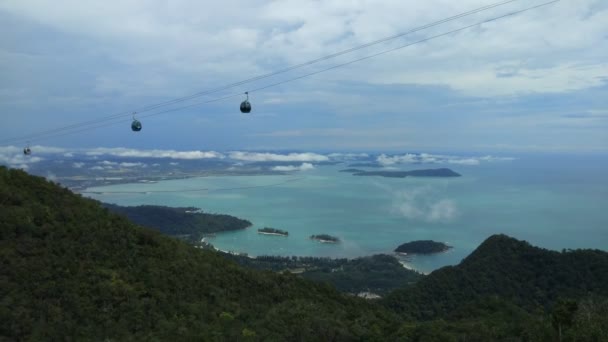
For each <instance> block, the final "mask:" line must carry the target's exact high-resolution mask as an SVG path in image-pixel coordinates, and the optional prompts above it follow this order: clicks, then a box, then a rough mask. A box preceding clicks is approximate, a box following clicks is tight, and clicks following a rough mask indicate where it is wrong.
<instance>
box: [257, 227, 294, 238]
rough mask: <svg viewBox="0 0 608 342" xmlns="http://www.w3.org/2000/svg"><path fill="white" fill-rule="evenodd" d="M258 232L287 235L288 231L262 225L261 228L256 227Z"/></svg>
mask: <svg viewBox="0 0 608 342" xmlns="http://www.w3.org/2000/svg"><path fill="white" fill-rule="evenodd" d="M258 233H261V234H272V235H283V236H288V235H289V232H288V231H286V230H280V229H275V228H270V227H264V228H262V229H258Z"/></svg>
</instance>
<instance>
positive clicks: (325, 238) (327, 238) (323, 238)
mask: <svg viewBox="0 0 608 342" xmlns="http://www.w3.org/2000/svg"><path fill="white" fill-rule="evenodd" d="M310 239H311V240H317V241H319V242H322V243H338V242H340V239H339V238H337V237H335V236H331V235H327V234H318V235H311V236H310Z"/></svg>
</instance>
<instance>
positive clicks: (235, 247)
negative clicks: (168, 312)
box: [89, 156, 608, 272]
mask: <svg viewBox="0 0 608 342" xmlns="http://www.w3.org/2000/svg"><path fill="white" fill-rule="evenodd" d="M346 167H347V166H346V165H345V164H343V165H334V166H316V167H315V169H314V170H310V171H305V172H297V173H294V174H292V175H285V176H221V177H204V178H191V179H181V180H170V181H163V182H158V183H154V184H141V183H138V184H123V185H115V186H107V187H97V188H91V189H89V190H90V191H96V192H106V193H103V194H95V195H92V196H91V197H93V198H95V199H98V200H101V201H104V202H109V203H116V204H120V205H140V204H155V205H167V206H194V207H200V208H202V209H203V210H204V211H206V212H215V213H225V214H230V215H234V216H238V217H241V218H245V219H248V220H250V221H251V222H253V224H254V226H253V227H251V228H249V229H246V230H243V231H237V232H228V233H221V234H218V235H217V236H216V237H215V238H212V239H211V240H210V242H211V243H213V244H214V245H215V246H216V247H217V248H219V249H222V250H230V251H236V252H245V253H248V254H250V255H254V256H255V255H301V256H328V257H349V258H350V257H357V256H364V255H370V254H375V253H391V251H392V250H393V249H395V248H396V247H397V246H398V245H399V244H401V243H404V242H407V241H411V240H422V239H432V240H436V241H444V242H447V243H448V244H450V245H452V246H453V247H454V248H453V249H451V250H450V251H449V252H447V253H442V254H438V255H433V256H417V257H412V258H411V259H409V260H408V264H409V265H410V266H412V267H413V268H415V269H418V270H421V271H424V272H429V271H432V270H434V269H436V268H439V267H441V266H445V265H453V264H456V263H458V262H459V261H460V260H462V258H464V257H466V256H467V255H468V254H469V253H471V252H472V251H473V250H474V249H475V248H476V247H477V246H478V245H479V244H480V243H481V242H482V241H483V240H484V239H486V238H487V237H489V236H490V235H492V234H496V233H504V234H507V235H510V236H513V237H515V238H518V239H523V240H527V241H529V242H531V243H532V244H534V245H538V246H541V247H545V248H549V249H556V250H561V249H563V248H599V249H604V250H606V249H608V180H607V179H606V177H607V175H608V172H607V171H608V161H607V159H606V158H603V157H598V156H595V157H591V156H585V157H581V156H526V157H518V158H517V159H515V160H512V161H494V162H487V163H481V164H480V165H438V164H432V165H400V166H399V169H403V170H412V169H422V168H438V167H449V168H451V169H453V170H455V171H456V172H459V173H461V174H462V175H463V177H460V178H449V179H448V178H405V179H395V178H382V177H360V176H352V175H351V174H349V173H341V172H338V171H339V170H340V169H344V168H346ZM201 188H206V189H208V190H206V191H183V192H166V193H162V192H154V191H163V190H180V189H183V190H191V189H201ZM113 191H138V192H141V191H144V192H148V193H108V192H113ZM265 226H268V227H274V228H279V229H284V230H288V231H289V234H290V235H289V237H286V238H285V237H276V236H267V235H260V234H257V232H256V230H257V229H258V228H261V227H265ZM320 233H327V234H330V235H335V236H338V237H339V238H341V239H342V243H340V244H337V245H331V244H321V243H317V242H315V241H312V240H310V239H309V238H308V237H309V236H310V235H312V234H320Z"/></svg>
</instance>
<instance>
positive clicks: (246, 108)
mask: <svg viewBox="0 0 608 342" xmlns="http://www.w3.org/2000/svg"><path fill="white" fill-rule="evenodd" d="M245 95H247V99H246V100H245V101H243V102H241V113H249V112H251V103H249V93H245Z"/></svg>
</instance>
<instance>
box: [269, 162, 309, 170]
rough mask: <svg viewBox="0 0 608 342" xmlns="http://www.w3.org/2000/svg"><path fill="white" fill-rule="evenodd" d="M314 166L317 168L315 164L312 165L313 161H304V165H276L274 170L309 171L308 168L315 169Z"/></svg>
mask: <svg viewBox="0 0 608 342" xmlns="http://www.w3.org/2000/svg"><path fill="white" fill-rule="evenodd" d="M314 168H315V167H314V165H312V164H311V163H302V165H300V166H296V165H284V166H275V167H273V168H272V170H274V171H284V172H290V171H308V170H313V169H314Z"/></svg>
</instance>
